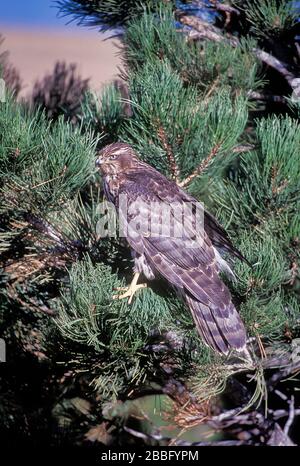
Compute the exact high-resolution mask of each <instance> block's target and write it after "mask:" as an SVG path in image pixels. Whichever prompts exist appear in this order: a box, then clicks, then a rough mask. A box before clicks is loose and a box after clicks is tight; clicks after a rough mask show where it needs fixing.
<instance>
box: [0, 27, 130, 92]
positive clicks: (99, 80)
mask: <svg viewBox="0 0 300 466" xmlns="http://www.w3.org/2000/svg"><path fill="white" fill-rule="evenodd" d="M0 33H1V34H2V35H3V36H4V38H5V41H4V43H3V45H2V46H1V51H4V50H8V51H9V52H10V61H11V62H12V63H13V64H14V66H15V67H16V68H17V69H18V71H19V72H20V75H21V78H22V82H23V89H22V92H21V94H22V95H23V96H26V95H27V94H29V93H30V91H31V89H32V87H33V85H34V83H35V81H36V80H37V79H40V78H42V77H43V76H44V75H45V73H47V72H51V71H52V69H53V67H54V64H55V62H56V61H57V60H65V61H66V62H67V63H76V64H77V65H78V71H79V73H80V75H81V76H82V77H83V78H91V79H90V87H91V88H92V89H94V90H99V89H100V88H101V87H102V86H103V84H104V83H106V82H109V81H111V80H112V79H114V78H116V77H117V75H118V66H120V65H121V59H120V57H119V56H118V48H117V40H116V39H106V40H104V39H105V36H104V35H102V34H100V33H99V32H97V31H96V30H84V29H82V28H79V27H78V28H74V29H72V30H69V31H68V30H66V31H65V30H64V29H63V28H61V29H51V28H45V29H36V28H29V27H28V28H24V27H21V28H20V27H18V28H17V27H14V26H9V27H8V26H1V24H0Z"/></svg>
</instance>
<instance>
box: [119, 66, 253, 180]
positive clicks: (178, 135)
mask: <svg viewBox="0 0 300 466" xmlns="http://www.w3.org/2000/svg"><path fill="white" fill-rule="evenodd" d="M157 82H159V83H160V86H159V88H157V87H156V86H155V84H156V83H157ZM130 90H131V105H132V111H133V116H132V118H131V119H130V120H129V121H128V124H126V125H125V128H124V132H123V133H122V136H123V139H125V140H127V141H129V142H131V143H132V144H134V145H135V147H136V148H137V149H138V151H139V153H141V155H142V156H143V157H144V158H145V159H146V161H148V162H149V163H151V164H153V165H154V166H155V167H158V168H159V169H161V170H162V171H163V172H164V173H168V174H169V175H173V173H172V172H170V170H171V167H170V161H169V158H170V154H173V156H174V159H175V162H176V164H177V166H178V172H179V173H180V177H181V178H184V177H185V176H188V175H189V174H190V173H191V172H192V171H193V170H194V169H195V168H196V167H198V166H199V165H200V164H201V162H203V161H204V159H206V158H207V157H208V158H209V159H208V160H207V162H205V164H207V166H210V165H211V166H212V169H214V170H222V168H223V167H224V166H223V165H222V160H224V158H225V157H224V156H225V154H227V155H228V156H229V154H230V152H231V153H232V149H233V147H234V146H235V145H236V144H237V141H238V138H239V136H240V135H241V133H242V132H243V129H244V127H245V124H246V121H247V105H246V100H245V99H244V98H243V97H242V96H239V97H237V98H236V99H234V100H232V99H231V98H230V92H229V91H228V90H225V89H223V90H222V91H220V92H219V94H218V95H215V96H214V97H212V98H211V99H210V100H209V101H207V102H202V101H201V96H200V95H199V94H198V92H197V89H196V88H195V87H193V86H190V87H185V86H184V84H183V82H182V81H181V79H180V77H179V75H177V73H175V72H173V71H172V69H171V67H170V65H169V64H168V63H167V62H160V61H156V62H154V63H151V64H146V65H145V66H144V68H142V69H140V70H139V71H138V72H136V73H134V74H133V75H132V76H131V77H130ZM141 134H143V137H142V138H141ZM210 154H211V155H210ZM212 154H213V155H212ZM229 158H230V157H228V158H227V159H226V164H228V162H229Z"/></svg>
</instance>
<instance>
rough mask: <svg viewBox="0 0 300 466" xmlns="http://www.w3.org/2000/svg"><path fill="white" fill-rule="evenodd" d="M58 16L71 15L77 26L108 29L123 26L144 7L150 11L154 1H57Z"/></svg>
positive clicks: (154, 4) (154, 3)
mask: <svg viewBox="0 0 300 466" xmlns="http://www.w3.org/2000/svg"><path fill="white" fill-rule="evenodd" d="M56 3H57V5H58V7H59V11H60V14H61V15H62V16H65V15H71V16H72V17H73V19H74V20H77V21H78V22H79V24H81V25H82V24H86V25H92V26H100V27H101V29H104V30H105V29H109V28H114V27H121V26H124V25H125V24H126V23H127V21H129V20H130V19H131V18H132V17H134V16H138V15H139V14H141V13H142V12H143V9H144V7H145V5H149V7H151V8H152V9H153V8H154V7H155V6H156V4H157V2H156V1H155V0H148V1H147V2H141V1H140V0H120V1H118V0H58V1H57V2H56Z"/></svg>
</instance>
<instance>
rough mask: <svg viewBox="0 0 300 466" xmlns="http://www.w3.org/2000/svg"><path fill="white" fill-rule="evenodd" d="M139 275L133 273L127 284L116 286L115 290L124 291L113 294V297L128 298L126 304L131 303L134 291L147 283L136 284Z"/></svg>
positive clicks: (144, 286)
mask: <svg viewBox="0 0 300 466" xmlns="http://www.w3.org/2000/svg"><path fill="white" fill-rule="evenodd" d="M139 276H140V274H139V273H136V274H134V277H133V280H132V282H131V283H130V285H129V286H126V287H121V288H116V290H117V291H125V293H123V294H120V295H113V299H124V298H129V299H128V304H131V302H132V298H133V296H134V294H135V293H136V291H137V290H140V289H141V288H147V283H141V284H140V285H138V284H137V281H138V279H139Z"/></svg>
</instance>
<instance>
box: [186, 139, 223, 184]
mask: <svg viewBox="0 0 300 466" xmlns="http://www.w3.org/2000/svg"><path fill="white" fill-rule="evenodd" d="M221 146H222V142H219V143H218V144H216V145H215V146H214V147H213V148H212V150H211V151H210V153H209V154H208V156H207V157H206V158H205V159H204V160H203V161H202V162H201V164H200V165H199V166H198V167H197V168H196V169H195V170H194V171H193V173H192V174H191V175H190V176H188V177H187V178H185V179H184V180H183V181H181V182H180V183H178V185H179V186H180V187H181V188H184V187H185V186H187V185H188V184H190V182H191V181H193V179H194V178H196V177H197V176H199V175H201V173H203V172H204V171H205V170H206V168H207V167H208V166H209V165H210V163H211V161H212V160H213V158H214V157H216V155H217V154H218V152H219V149H220V147H221Z"/></svg>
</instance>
